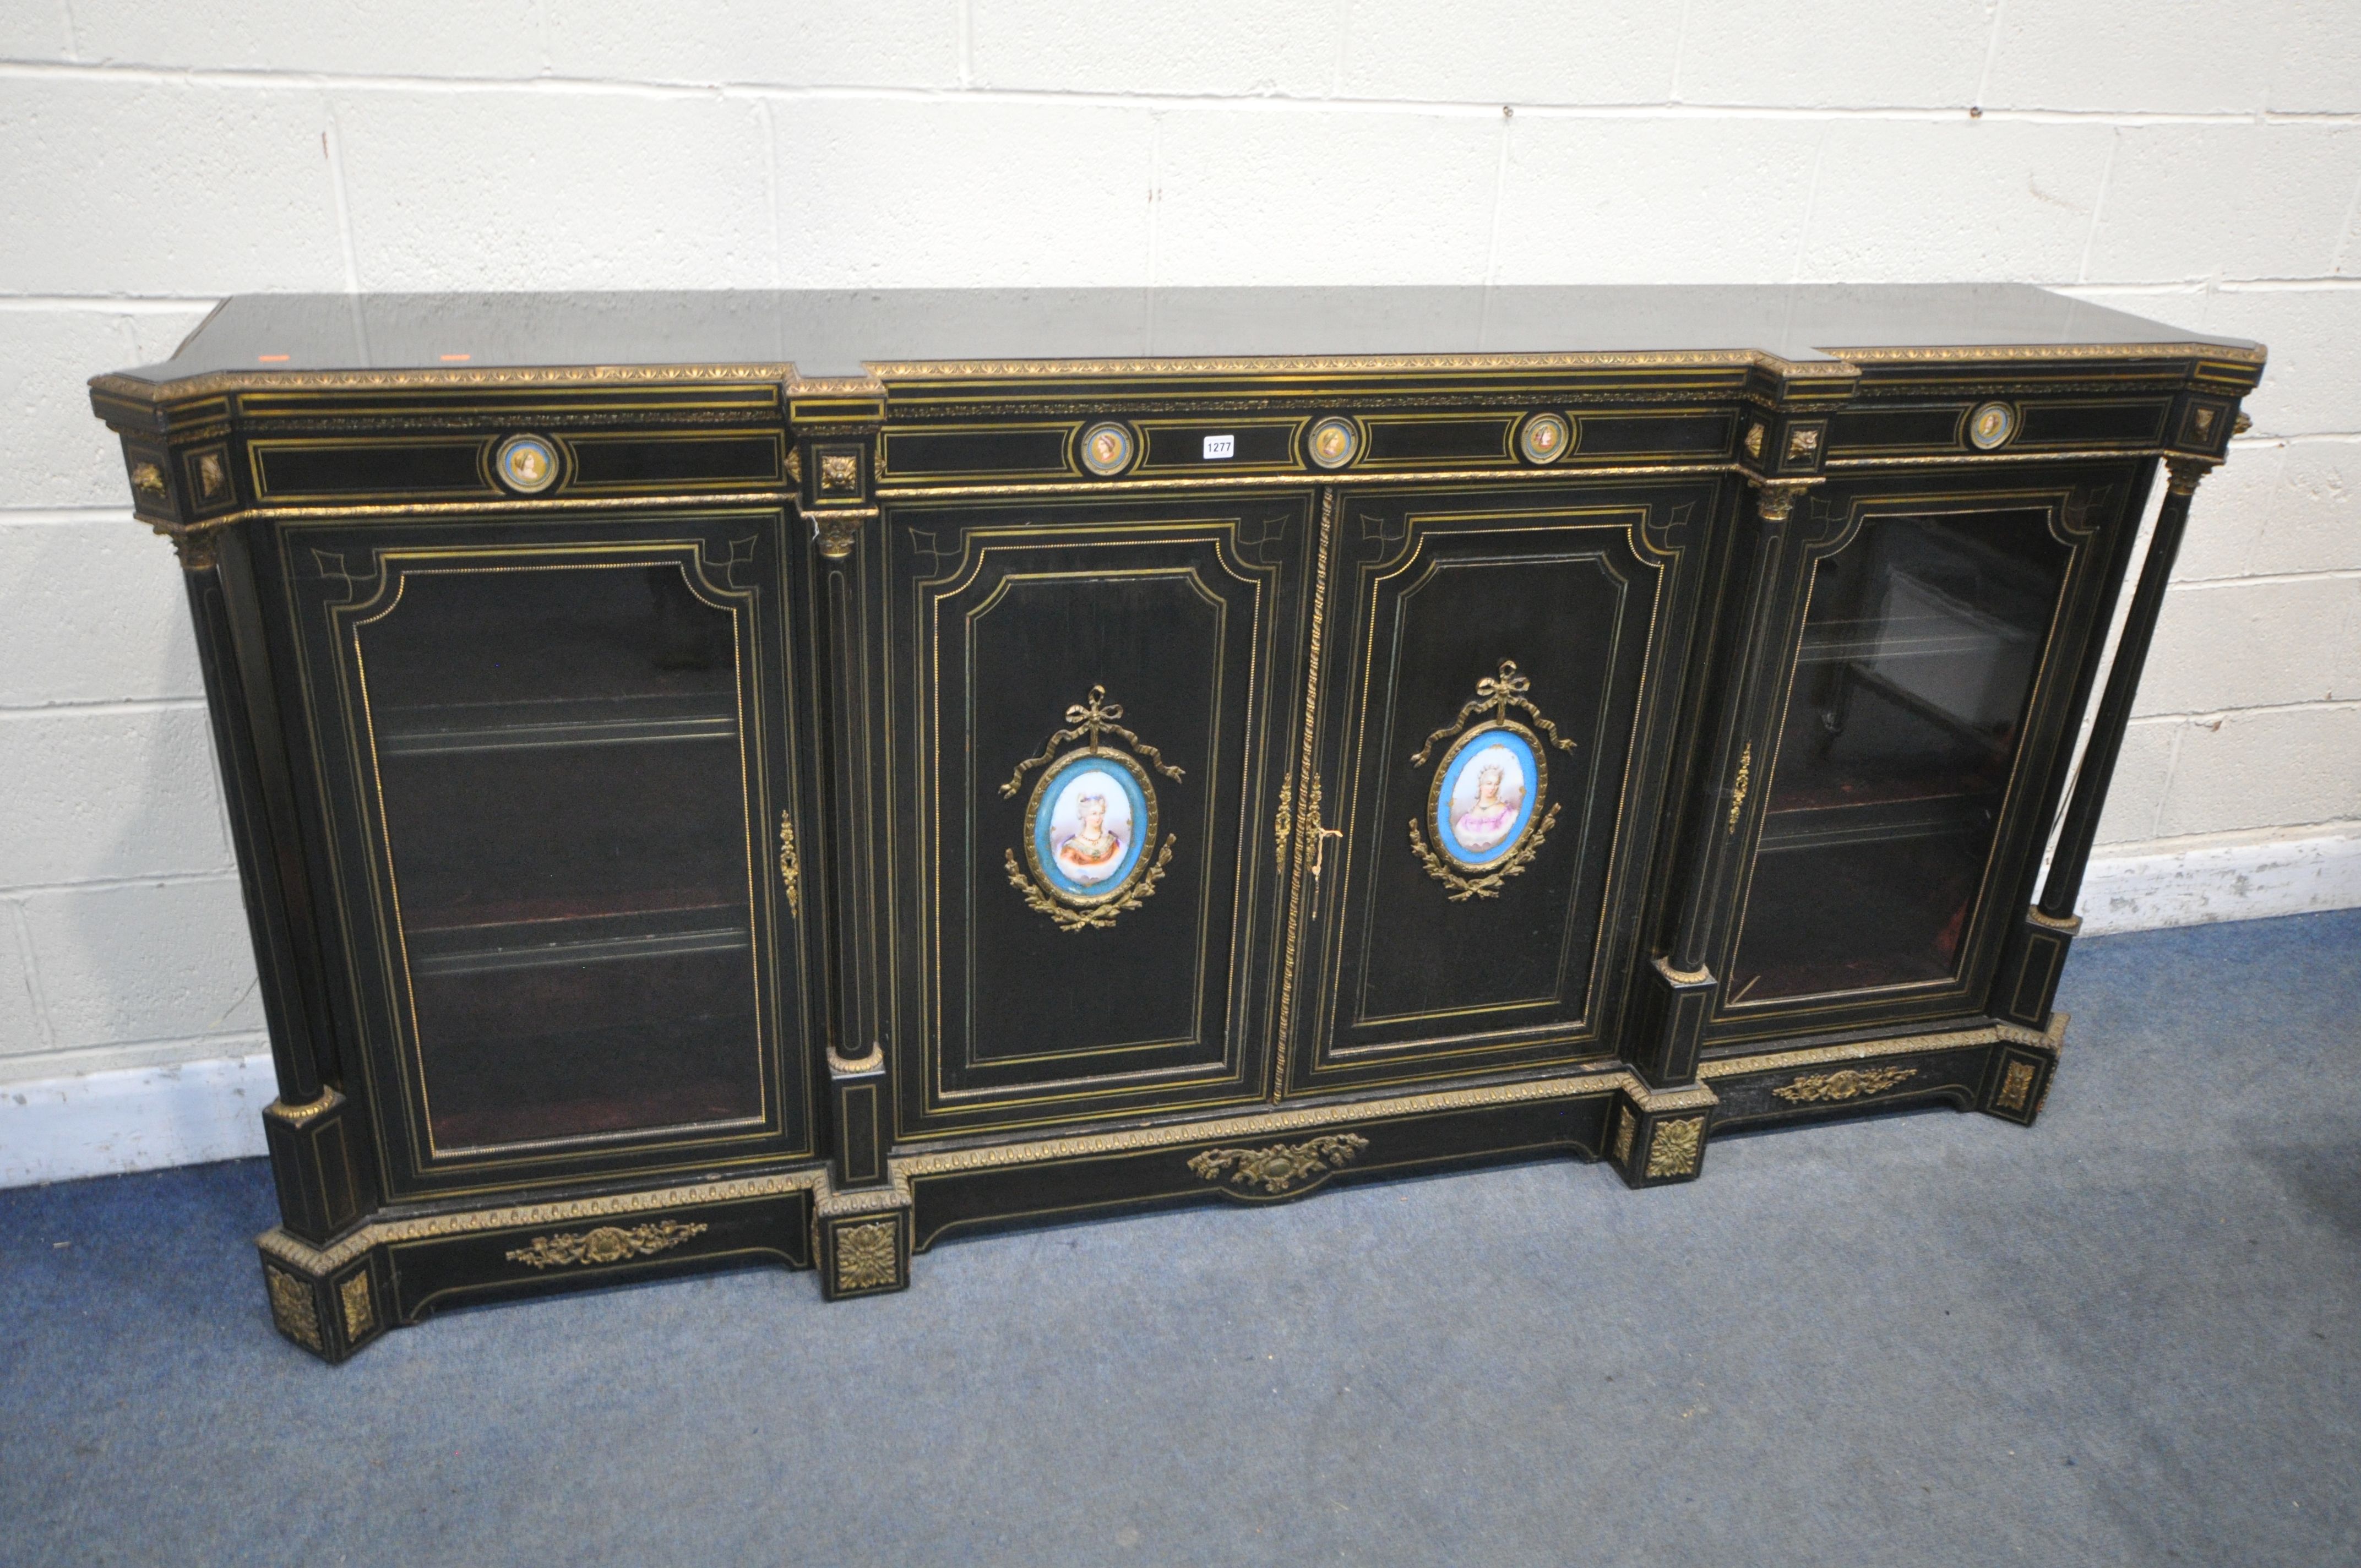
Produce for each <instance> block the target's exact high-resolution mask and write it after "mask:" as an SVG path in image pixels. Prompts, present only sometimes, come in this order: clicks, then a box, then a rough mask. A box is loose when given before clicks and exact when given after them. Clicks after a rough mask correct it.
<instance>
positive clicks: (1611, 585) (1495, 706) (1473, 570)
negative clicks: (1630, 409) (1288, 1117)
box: [1288, 479, 1721, 1090]
mask: <svg viewBox="0 0 2361 1568" xmlns="http://www.w3.org/2000/svg"><path fill="white" fill-rule="evenodd" d="M1720 487H1721V481H1719V480H1718V479H1703V480H1683V481H1675V482H1659V483H1653V484H1631V483H1621V484H1616V483H1605V482H1602V483H1598V484H1591V485H1576V484H1563V485H1561V484H1551V485H1548V486H1546V487H1543V486H1539V485H1530V484H1529V485H1522V486H1519V487H1516V488H1513V489H1511V488H1492V489H1469V488H1461V489H1433V490H1422V491H1413V492H1408V493H1393V494H1386V495H1362V494H1352V493H1346V494H1345V496H1344V497H1343V498H1342V499H1340V501H1339V503H1338V516H1337V520H1336V527H1335V530H1334V547H1333V551H1332V555H1333V565H1332V568H1331V573H1330V578H1329V588H1328V594H1327V620H1326V624H1327V628H1328V630H1327V635H1326V637H1325V639H1324V641H1325V648H1324V650H1323V671H1322V674H1321V677H1320V679H1321V683H1322V689H1321V693H1320V696H1319V710H1320V721H1319V725H1318V728H1319V731H1320V742H1319V747H1318V751H1317V754H1316V757H1315V758H1314V759H1313V763H1314V765H1313V771H1312V775H1311V778H1310V781H1309V782H1308V783H1307V784H1304V785H1302V786H1301V787H1302V789H1303V791H1304V795H1303V797H1302V798H1303V799H1304V801H1305V808H1304V809H1302V810H1301V811H1300V813H1299V817H1298V820H1299V822H1300V823H1301V827H1302V830H1303V831H1304V832H1305V833H1306V834H1310V835H1315V836H1316V837H1315V838H1312V839H1306V841H1305V842H1304V844H1303V852H1304V856H1305V861H1306V871H1305V874H1304V893H1303V898H1302V903H1301V910H1302V923H1303V934H1302V941H1301V955H1302V956H1301V964H1300V967H1299V969H1298V972H1297V973H1296V975H1295V983H1294V994H1295V999H1296V1000H1295V1003H1294V1009H1295V1011H1296V1013H1297V1014H1298V1017H1299V1028H1298V1038H1299V1039H1301V1041H1302V1042H1303V1044H1302V1046H1301V1048H1300V1049H1298V1050H1297V1051H1296V1052H1295V1053H1294V1055H1295V1060H1294V1062H1293V1064H1292V1068H1291V1070H1290V1073H1289V1075H1288V1079H1289V1082H1290V1087H1292V1088H1294V1089H1297V1090H1310V1089H1321V1088H1330V1087H1346V1086H1358V1085H1363V1084H1378V1083H1395V1082H1403V1081H1409V1080H1420V1079H1431V1078H1435V1077H1441V1076H1445V1075H1459V1074H1465V1073H1471V1072H1482V1071H1492V1070H1498V1069H1506V1068H1512V1067H1525V1066H1532V1065H1536V1064H1540V1063H1544V1062H1562V1061H1565V1060H1569V1059H1573V1058H1581V1057H1586V1056H1597V1055H1602V1054H1605V1053H1607V1052H1608V1051H1609V1050H1610V1049H1611V1048H1612V1046H1613V1040H1612V1036H1611V1027H1612V1024H1611V1020H1612V1017H1613V1014H1614V1012H1615V1009H1616V1007H1617V1005H1618V1004H1619V1003H1620V995H1621V992H1622V987H1623V983H1624V981H1625V977H1626V975H1627V974H1628V971H1629V970H1630V968H1631V954H1632V949H1633V945H1634V943H1635V941H1636V938H1637V933H1638V927H1639V919H1638V913H1637V912H1638V905H1639V901H1640V900H1641V899H1642V896H1643V895H1644V893H1645V886H1644V884H1645V883H1646V880H1647V878H1646V872H1645V868H1646V865H1647V861H1648V859H1649V855H1650V850H1651V847H1652V845H1653V823H1654V822H1655V820H1656V817H1657V815H1658V808H1659V805H1660V802H1661V796H1662V791H1663V789H1664V774H1665V772H1666V759H1667V756H1668V754H1669V749H1670V746H1671V744H1672V739H1673V730H1674V728H1675V719H1676V717H1677V713H1678V705H1679V696H1680V693H1679V689H1678V688H1679V686H1680V685H1681V680H1682V671H1683V669H1684V666H1685V664H1686V657H1687V651H1688V644H1689V636H1690V630H1691V627H1692V624H1693V622H1694V620H1695V605H1696V600H1697V592H1698V587H1699V572H1698V565H1699V564H1698V561H1697V554H1698V549H1697V543H1698V542H1699V541H1700V540H1701V539H1702V538H1703V537H1704V535H1705V532H1706V528H1705V524H1706V522H1707V520H1708V517H1709V516H1710V515H1711V514H1712V512H1713V511H1714V510H1715V507H1716V505H1717V502H1718V500H1719V496H1720Z"/></svg>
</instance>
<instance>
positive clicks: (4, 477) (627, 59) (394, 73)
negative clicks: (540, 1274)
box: [0, 0, 2361, 1181]
mask: <svg viewBox="0 0 2361 1568" xmlns="http://www.w3.org/2000/svg"><path fill="white" fill-rule="evenodd" d="M2356 197H2361V3H2356V0H2242V3H2240V4H2235V5H2232V4H2216V3H2210V0H2207V3H2201V0H2112V3H2110V0H1914V3H1913V4H1909V5H1896V4H1893V3H1892V0H1818V3H1815V0H1754V3H1752V4H1748V5H1736V4H1728V3H1716V0H1613V3H1606V4H1588V3H1580V0H1299V3H1298V4H1293V5H1279V4H1274V3H1273V0H1251V3H1250V0H1220V3H1215V4H1201V5H1180V4H1172V3H1167V4H1155V5H1148V4H1128V5H1127V4H1120V3H1117V0H1091V3H1089V4H1083V3H1082V0H868V3H866V4H862V5H844V4H828V3H819V0H676V3H675V4H673V5H664V6H655V7H651V6H647V5H631V4H625V3H623V0H486V3H484V4H480V5H466V6H456V5H432V4H426V3H423V0H406V3H405V0H377V3H374V4H365V5H346V4H320V3H318V0H224V3H217V4H210V5H158V4H155V3H154V0H0V1181H5V1180H11V1179H14V1180H24V1179H42V1178H44V1177H45V1176H49V1175H60V1174H69V1173H72V1172H75V1171H80V1170H84V1169H93V1168H123V1167H125V1166H127V1165H137V1164H147V1163H161V1162H166V1161H169V1160H170V1159H176V1158H190V1157H207V1156H209V1155H219V1154H223V1153H232V1152H244V1151H247V1150H249V1149H253V1148H258V1147H259V1135H258V1130H257V1128H256V1125H255V1122H254V1119H253V1117H252V1115H251V1114H250V1111H251V1108H252V1107H251V1105H249V1104H247V1100H248V1099H250V1098H251V1094H250V1089H251V1085H250V1083H248V1081H247V1080H253V1079H254V1078H256V1076H257V1073H256V1072H255V1071H254V1070H252V1068H251V1064H249V1067H248V1068H247V1069H236V1068H231V1067H227V1066H222V1065H218V1064H221V1063H224V1062H226V1061H229V1060H232V1059H235V1058H252V1057H253V1056H254V1055H255V1054H256V1053H258V1052H259V1051H260V1050H261V1049H262V1048H263V1041H262V1039H261V1036H260V1034H259V1029H260V1014H259V1010H258V1007H257V1005H256V1003H255V998H254V990H253V966H252V962H251V959H250V957H249V955H248V953H247V944H246V937H245V930H244V926H243V922H242V919H241V916H240V914H239V910H238V895H237V884H236V878H235V875H234V873H233V871H232V866H231V861H230V851H229V845H228V837H227V833H226V830H225V821H224V817H223V812H222V807H221V804H220V800H219V790H218V788H217V786H216V784H215V782H214V772H213V762H212V758H211V756H210V751H209V747H210V742H209V740H208V739H207V736H206V730H205V725H204V715H203V704H202V701H201V698H200V696H199V685H198V678H197V672H196V663H195V658H194V653H193V650H192V645H191V641H190V638H189V633H188V631H187V629H186V625H185V620H186V616H185V611H184V609H183V607H182V602H181V588H180V582H179V570H178V568H177V566H176V565H174V563H173V559H172V554H171V552H170V549H169V548H168V547H167V546H166V545H165V544H163V543H161V542H160V541H157V540H155V539H152V538H150V537H148V535H147V533H146V532H145V531H144V530H142V529H140V528H138V527H137V526H136V525H134V524H133V523H132V522H131V521H130V520H129V515H128V511H127V509H126V504H125V501H126V497H125V491H124V481H123V473H122V465H121V463H120V461H119V459H118V457H117V455H116V454H115V451H114V450H113V448H112V446H111V444H110V441H109V439H108V438H107V437H106V435H105V433H104V431H103V430H102V428H101V427H100V426H99V425H98V424H97V423H96V422H94V421H93V419H92V418H91V417H90V412H89V409H88V405H87V403H86V401H85V400H84V393H83V385H82V384H83V380H84V378H86V377H87V376H89V375H90V374H91V373H92V372H93V371H97V370H101V369H107V368H113V367H118V366H121V365H124V364H127V363H133V362H137V361H142V360H152V359H156V358H159V357H161V356H164V355H166V354H168V353H169V352H170V349H171V347H172V345H174V344H175V343H176V342H177V341H178V340H179V339H180V337H181V335H182V334H184V333H185V332H186V331H187V330H188V329H189V328H190V327H191V326H192V325H194V324H195V323H196V322H197V320H198V319H199V317H200V316H202V315H203V313H204V311H205V310H206V309H208V308H209V307H210V306H211V304H212V303H213V302H214V300H215V299H216V298H218V297H219V296H221V295H223V294H225V293H228V292H232V291H246V290H289V289H314V290H356V289H362V290H389V289H412V290H433V289H523V288H646V287H671V288H713V287H726V286H741V287H769V286H796V285H821V286H844V285H856V284H877V285H890V284H933V285H948V284H989V283H1020V282H1025V283H1037V282H1038V283H1072V284H1083V283H1114V284H1141V283H1170V284H1187V283H1245V282H1280V281H1290V282H1312V281H1324V282H1351V281H1369V282H1378V281H1402V282H1433V283H1467V282H1477V281H1483V280H1494V281H1500V282H1584V281H1599V282H1630V281H1671V280H1707V281H1727V282H1784V281H1787V280H1854V281H1881V280H1950V279H2016V280H2026V281H2029V282H2034V283H2041V284H2048V285H2052V286H2059V287H2065V288H2068V289H2070V290H2072V291H2075V292H2077V293H2081V294H2083V295H2086V296H2089V297H2092V298H2094V299H2102V300H2104V301H2106V302H2110V303H2114V304H2118V305H2121V306H2123V307H2125V308H2126V309H2129V310H2133V311H2136V312H2139V313H2144V314H2148V315H2152V316H2156V317H2158V318H2160V319H2162V320H2164V321H2167V322H2170V323H2176V324H2178V325H2180V326H2184V327H2187V328H2191V329H2196V330H2205V331H2213V332H2225V333H2232V334H2239V335H2243V336H2248V337H2256V338H2260V339H2262V340H2264V341H2265V342H2267V343H2268V344H2269V345H2270V346H2271V350H2272V359H2271V367H2270V370H2269V373H2268V378H2266V380H2265V382H2264V385H2263V388H2262V390H2261V391H2260V393H2259V394H2258V395H2257V397H2256V398H2255V399H2254V400H2253V402H2252V403H2251V405H2250V409H2251V411H2252V413H2253V415H2254V418H2255V428H2254V431H2253V433H2251V434H2250V435H2249V436H2247V437H2246V439H2244V440H2242V441H2240V442H2239V443H2238V444H2237V445H2236V448H2235V452H2234V454H2233V456H2232V460H2231V462H2230V464H2229V465H2228V466H2227V467H2226V469H2225V470H2224V471H2223V472H2222V473H2220V474H2218V475H2216V476H2215V477H2213V478H2212V479H2210V480H2209V481H2208V482H2207V483H2206V485H2205V487H2204V488H2202V490H2201V491H2200V492H2199V494H2198V498H2197V506H2196V515H2195V521H2194V522H2193V523H2192V526H2191V538H2190V542H2189V543H2188V546H2187V547H2186V550H2185V552H2184V554H2183V557H2182V561H2181V564H2180V572H2179V580H2178V582H2177V584H2176V586H2175V587H2174V589H2173V592H2172V594H2171V596H2170V598H2169V599H2168V601H2167V605H2166V609H2165V615H2164V620H2163V624H2162V627H2161V630H2160V631H2159V633H2158V643H2157V648H2156V652H2155V655H2154V658H2153V660H2152V663H2151V666H2150V669H2149V672H2148V674H2147V679H2146V681H2145V683H2144V685H2143V688H2142V692H2141V697H2140V704H2139V709H2138V718H2137V719H2136V723H2135V724H2134V726H2133V729H2132V731H2131V734H2130V737H2129V739H2128V740H2127V742H2126V745H2125V755H2124V762H2123V765H2122V770H2121V773H2120V775H2119V777H2118V779H2117V782H2116V785H2115V793H2114V801H2113V804H2112V806H2111V807H2110V809H2109V811H2108V814H2107V818H2106V823H2105V827H2104V829H2103V835H2102V836H2103V839H2104V840H2105V841H2106V844H2105V847H2104V848H2103V850H2102V851H2101V855H2102V859H2101V861H2100V862H2099V864H2098V865H2097V866H2096V867H2095V868H2094V871H2093V873H2092V883H2091V889H2090V892H2089V894H2087V895H2086V900H2085V911H2086V913H2088V914H2090V915H2092V916H2093V924H2094V926H2109V925H2112V926H2114V927H2123V926H2127V925H2139V924H2160V923H2173V922H2178V921H2181V920H2189V919H2204V918H2218V917H2223V916H2235V915H2237V914H2240V913H2245V912H2268V913H2277V912H2280V911H2282V910H2286V909H2292V908H2303V907H2329V906H2335V905H2349V904H2355V903H2361V857H2356V854H2355V853H2354V852H2353V851H2354V850H2355V848H2356V845H2361V503H2356V491H2361V219H2356ZM183 1064H189V1065H186V1066H184V1065H183ZM204 1064H216V1065H204ZM90 1073H100V1074H103V1076H101V1077H98V1078H94V1079H91V1080H87V1081H86V1082H84V1083H83V1085H82V1089H81V1090H76V1089H75V1088H74V1084H73V1081H72V1080H75V1079H76V1078H77V1075H82V1074H90ZM233 1082H234V1083H236V1084H237V1085H238V1086H239V1087H238V1088H237V1090H236V1094H237V1097H238V1099H237V1106H236V1114H227V1113H224V1111H223V1107H224V1105H225V1102H224V1101H223V1100H222V1098H221V1097H222V1095H224V1094H225V1093H228V1092H231V1091H229V1090H225V1089H224V1088H223V1087H222V1085H224V1084H228V1083H233ZM77 1093H79V1094H80V1095H81V1099H80V1100H76V1099H75V1096H76V1094H77ZM143 1095H144V1096H145V1097H146V1098H145V1099H143V1098H142V1096H143ZM60 1096H62V1098H60ZM192 1097H193V1098H192ZM267 1097H268V1096H267V1093H266V1094H265V1095H264V1096H263V1098H267ZM102 1101H103V1102H104V1103H105V1104H107V1105H111V1106H117V1107H121V1106H136V1105H148V1106H150V1107H152V1108H157V1109H155V1116H156V1117H159V1118H161V1120H160V1121H158V1122H157V1124H156V1125H154V1126H150V1127H149V1128H148V1129H147V1131H146V1133H144V1134H140V1133H137V1129H135V1130H133V1132H130V1133H124V1132H122V1131H121V1129H120V1128H119V1127H118V1134H119V1135H108V1136H106V1137H104V1138H101V1137H98V1136H96V1135H93V1134H92V1133H91V1131H90V1128H91V1127H93V1126H95V1125H97V1124H98V1122H104V1121H105V1119H106V1116H107V1115H114V1116H115V1119H116V1123H119V1122H120V1121H121V1117H122V1115H125V1114H130V1113H128V1112H121V1113H116V1112H109V1113H104V1114H101V1113H92V1114H93V1115H96V1116H98V1122H93V1121H91V1120H90V1119H89V1118H88V1117H85V1118H84V1119H83V1120H82V1122H78V1123H74V1124H73V1126H74V1127H75V1128H79V1129H80V1130H79V1131H72V1132H71V1133H60V1132H59V1131H58V1130H57V1129H59V1128H60V1127H64V1126H66V1123H64V1122H61V1121H60V1120H59V1119H58V1117H57V1116H56V1115H54V1114H52V1115H51V1116H50V1117H49V1120H48V1121H47V1122H43V1123H41V1124H40V1125H41V1126H43V1127H47V1128H49V1129H50V1130H49V1132H48V1133H42V1134H38V1135H36V1134H35V1133H34V1132H31V1131H28V1129H30V1128H32V1127H33V1125H34V1118H35V1116H36V1113H37V1112H38V1110H39V1108H40V1107H41V1106H42V1105H44V1104H50V1103H52V1102H55V1103H60V1104H62V1103H68V1102H71V1103H82V1104H87V1103H98V1102H102ZM159 1129H160V1130H159ZM101 1144H104V1145H105V1146H106V1148H107V1152H105V1153H104V1154H103V1155H102V1154H100V1153H95V1152H93V1150H94V1149H95V1148H96V1147H97V1146H99V1145H101ZM143 1151H144V1152H143Z"/></svg>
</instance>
